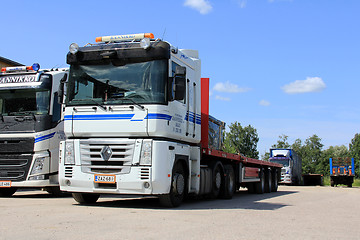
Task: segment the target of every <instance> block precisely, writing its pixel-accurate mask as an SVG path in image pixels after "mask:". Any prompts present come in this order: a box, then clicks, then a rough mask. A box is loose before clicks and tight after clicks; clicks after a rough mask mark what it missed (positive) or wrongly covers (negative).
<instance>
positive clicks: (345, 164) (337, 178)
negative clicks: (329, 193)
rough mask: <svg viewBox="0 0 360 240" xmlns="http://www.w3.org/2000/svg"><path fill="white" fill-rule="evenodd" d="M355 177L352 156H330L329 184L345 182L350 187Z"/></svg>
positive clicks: (334, 184)
mask: <svg viewBox="0 0 360 240" xmlns="http://www.w3.org/2000/svg"><path fill="white" fill-rule="evenodd" d="M354 177H355V163H354V158H349V157H345V158H330V184H331V186H332V187H334V186H337V185H338V184H345V185H347V186H348V187H352V184H353V182H354Z"/></svg>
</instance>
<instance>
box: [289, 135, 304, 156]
mask: <svg viewBox="0 0 360 240" xmlns="http://www.w3.org/2000/svg"><path fill="white" fill-rule="evenodd" d="M291 149H292V150H294V151H295V152H296V153H297V154H298V156H299V157H300V158H301V159H302V158H303V156H304V153H303V152H304V146H303V145H302V141H301V139H300V138H297V139H296V140H295V141H294V143H293V144H291Z"/></svg>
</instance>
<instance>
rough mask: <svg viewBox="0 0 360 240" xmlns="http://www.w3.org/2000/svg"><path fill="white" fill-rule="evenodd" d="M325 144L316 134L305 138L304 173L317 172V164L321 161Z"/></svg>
mask: <svg viewBox="0 0 360 240" xmlns="http://www.w3.org/2000/svg"><path fill="white" fill-rule="evenodd" d="M323 146H324V145H323V144H322V143H321V138H319V137H318V136H317V135H316V134H314V135H312V136H311V137H309V138H307V139H306V140H305V144H304V146H303V147H302V170H303V174H308V173H317V172H316V170H317V164H318V163H319V162H320V161H321V153H322V148H323Z"/></svg>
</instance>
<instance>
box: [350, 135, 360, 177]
mask: <svg viewBox="0 0 360 240" xmlns="http://www.w3.org/2000/svg"><path fill="white" fill-rule="evenodd" d="M349 157H353V158H354V160H355V175H356V177H360V166H359V161H360V134H359V133H356V134H355V136H354V138H353V139H351V142H350V144H349Z"/></svg>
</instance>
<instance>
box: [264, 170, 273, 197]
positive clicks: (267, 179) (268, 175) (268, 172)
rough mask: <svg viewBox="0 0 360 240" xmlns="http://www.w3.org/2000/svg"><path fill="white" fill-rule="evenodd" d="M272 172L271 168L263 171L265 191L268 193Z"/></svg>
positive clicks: (270, 187)
mask: <svg viewBox="0 0 360 240" xmlns="http://www.w3.org/2000/svg"><path fill="white" fill-rule="evenodd" d="M272 180H273V179H272V174H271V170H270V169H268V170H266V171H265V192H266V193H270V192H271V189H272Z"/></svg>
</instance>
